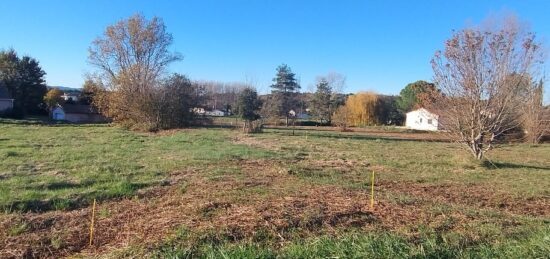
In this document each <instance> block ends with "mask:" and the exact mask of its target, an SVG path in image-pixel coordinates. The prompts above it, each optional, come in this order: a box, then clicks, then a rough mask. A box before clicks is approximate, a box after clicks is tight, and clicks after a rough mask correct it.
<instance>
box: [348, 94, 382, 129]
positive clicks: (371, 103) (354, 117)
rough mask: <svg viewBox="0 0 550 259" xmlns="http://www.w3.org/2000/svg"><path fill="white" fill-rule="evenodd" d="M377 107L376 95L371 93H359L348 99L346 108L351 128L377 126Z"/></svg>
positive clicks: (377, 99)
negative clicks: (348, 112) (349, 115)
mask: <svg viewBox="0 0 550 259" xmlns="http://www.w3.org/2000/svg"><path fill="white" fill-rule="evenodd" d="M378 105H379V98H378V95H377V94H375V93H373V92H360V93H357V94H355V95H351V96H349V97H348V99H347V101H346V106H347V107H348V109H349V111H350V113H351V118H350V124H351V125H353V126H367V125H375V124H378V123H379V121H378V116H377V113H376V111H377V106H378Z"/></svg>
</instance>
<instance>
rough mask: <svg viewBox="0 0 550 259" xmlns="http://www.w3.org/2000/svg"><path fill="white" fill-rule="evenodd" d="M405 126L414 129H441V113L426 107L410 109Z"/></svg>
mask: <svg viewBox="0 0 550 259" xmlns="http://www.w3.org/2000/svg"><path fill="white" fill-rule="evenodd" d="M405 126H406V127H407V128H409V129H414V130H430V131H436V130H438V129H439V115H437V114H435V113H432V112H430V111H428V110H426V109H424V108H420V109H417V110H414V111H410V112H408V113H407V120H406V121H405Z"/></svg>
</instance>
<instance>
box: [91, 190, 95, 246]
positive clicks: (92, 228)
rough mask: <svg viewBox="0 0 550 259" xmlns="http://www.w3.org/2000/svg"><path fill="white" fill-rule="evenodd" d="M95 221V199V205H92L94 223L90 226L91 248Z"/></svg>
mask: <svg viewBox="0 0 550 259" xmlns="http://www.w3.org/2000/svg"><path fill="white" fill-rule="evenodd" d="M94 219H95V199H94V204H93V205H92V222H91V224H90V246H92V244H93V241H94Z"/></svg>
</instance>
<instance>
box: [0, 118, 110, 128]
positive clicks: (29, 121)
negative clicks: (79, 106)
mask: <svg viewBox="0 0 550 259" xmlns="http://www.w3.org/2000/svg"><path fill="white" fill-rule="evenodd" d="M0 124H10V125H21V126H29V125H34V126H47V127H60V126H63V127H66V126H69V127H91V126H97V125H107V124H108V122H105V123H75V122H69V121H54V120H51V119H49V118H47V117H30V118H24V119H4V118H0Z"/></svg>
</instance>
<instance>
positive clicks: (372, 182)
mask: <svg viewBox="0 0 550 259" xmlns="http://www.w3.org/2000/svg"><path fill="white" fill-rule="evenodd" d="M370 186H371V187H370V210H374V170H373V171H372V176H371V179H370Z"/></svg>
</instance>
